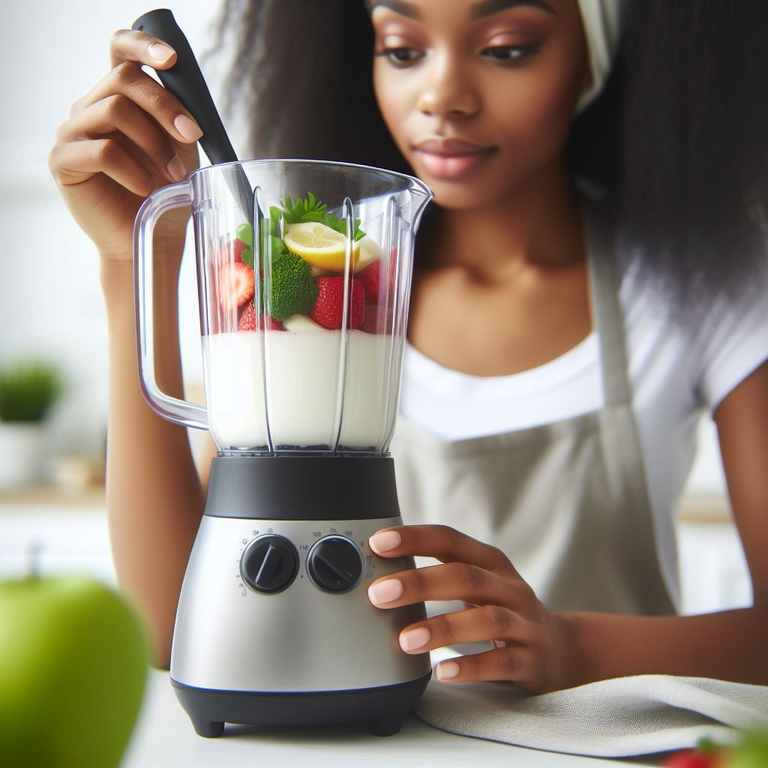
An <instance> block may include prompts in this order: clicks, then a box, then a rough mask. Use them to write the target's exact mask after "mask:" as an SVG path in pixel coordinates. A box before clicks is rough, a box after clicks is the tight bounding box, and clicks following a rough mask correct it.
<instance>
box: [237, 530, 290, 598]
mask: <svg viewBox="0 0 768 768" xmlns="http://www.w3.org/2000/svg"><path fill="white" fill-rule="evenodd" d="M298 571H299V553H298V552H297V551H296V547H294V546H293V544H292V543H291V542H290V541H289V540H288V539H286V538H285V536H277V535H273V534H267V535H264V536H259V537H258V538H256V539H254V540H253V541H251V542H250V543H249V544H248V546H247V547H246V548H245V552H243V555H242V557H241V558H240V574H241V575H242V577H243V579H244V580H245V582H246V583H247V584H248V585H249V586H251V587H253V589H255V590H257V591H258V592H268V593H269V592H280V591H281V590H283V589H285V588H286V587H288V586H290V585H291V583H292V582H293V580H294V579H295V578H296V574H297V573H298Z"/></svg>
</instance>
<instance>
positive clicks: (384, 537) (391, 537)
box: [368, 531, 402, 554]
mask: <svg viewBox="0 0 768 768" xmlns="http://www.w3.org/2000/svg"><path fill="white" fill-rule="evenodd" d="M368 543H369V544H370V545H371V549H372V550H373V551H374V552H376V553H377V554H380V553H381V552H388V551H389V550H390V549H395V547H399V546H400V544H401V543H402V538H401V537H400V534H399V533H398V532H397V531H385V532H384V533H377V534H375V535H374V536H371V538H370V539H368Z"/></svg>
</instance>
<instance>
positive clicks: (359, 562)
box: [307, 536, 363, 593]
mask: <svg viewBox="0 0 768 768" xmlns="http://www.w3.org/2000/svg"><path fill="white" fill-rule="evenodd" d="M307 572H308V573H309V576H310V578H311V579H312V581H313V582H314V583H315V585H316V586H318V587H319V588H320V589H322V590H323V591H325V592H337V593H338V592H347V591H349V590H350V589H352V587H354V586H355V585H356V584H357V583H358V581H360V577H361V576H362V574H363V557H362V555H361V554H360V550H359V549H358V548H357V547H356V546H355V545H354V543H353V542H351V541H350V540H349V539H345V538H344V537H343V536H326V537H325V538H322V539H320V541H317V542H315V544H314V545H313V546H312V549H310V550H309V553H308V554H307Z"/></svg>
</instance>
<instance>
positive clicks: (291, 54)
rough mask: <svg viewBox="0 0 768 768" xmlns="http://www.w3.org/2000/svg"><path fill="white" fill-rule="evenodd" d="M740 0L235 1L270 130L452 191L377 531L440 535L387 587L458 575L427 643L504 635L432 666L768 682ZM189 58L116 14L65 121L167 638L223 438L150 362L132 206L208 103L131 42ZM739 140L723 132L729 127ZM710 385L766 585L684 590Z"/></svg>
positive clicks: (756, 572)
mask: <svg viewBox="0 0 768 768" xmlns="http://www.w3.org/2000/svg"><path fill="white" fill-rule="evenodd" d="M733 5H734V4H733V3H730V4H729V3H728V2H725V1H721V2H718V3H707V4H706V5H704V4H700V3H696V2H693V1H690V2H685V0H678V1H677V2H675V3H674V4H670V3H664V2H661V1H660V0H659V1H658V2H642V3H641V2H636V3H618V2H611V0H604V2H600V1H599V0H580V1H579V2H576V0H546V2H544V0H527V1H526V2H508V1H506V0H504V1H502V0H484V1H481V2H475V1H473V0H457V2H451V3H446V2H444V0H408V1H407V2H404V1H403V0H398V1H395V0H376V1H374V2H372V3H371V4H370V5H369V6H368V7H363V5H362V4H359V5H358V4H355V3H347V2H345V3H330V2H328V3H322V4H320V3H313V4H308V3H287V2H279V3H277V2H252V3H251V4H250V5H249V6H248V7H247V9H246V11H245V13H244V14H243V16H242V17H239V16H238V14H237V12H236V10H235V6H234V5H228V6H227V9H226V11H225V14H224V17H223V25H222V29H221V34H222V38H221V39H222V41H223V43H224V47H232V46H234V47H235V49H236V51H238V54H237V57H236V61H237V66H236V67H235V68H234V70H233V77H234V82H236V83H238V84H240V86H241V90H239V91H238V90H237V89H235V90H234V91H233V93H234V98H235V100H236V101H238V100H239V103H240V104H241V106H244V107H245V108H246V112H247V114H248V116H249V119H250V120H252V122H253V125H254V136H255V139H256V140H255V141H254V144H253V150H254V151H253V154H254V155H256V156H268V155H279V156H308V157H325V158H331V159H340V160H351V161H362V162H366V163H368V164H380V165H385V166H390V167H396V168H397V167H399V168H408V167H410V168H411V169H412V170H413V171H414V172H415V173H416V174H417V175H419V176H420V177H421V178H422V179H423V180H424V181H426V182H427V183H428V184H429V185H430V186H431V187H432V188H433V190H434V192H435V203H436V205H435V206H434V212H433V215H432V216H431V219H430V221H429V222H427V225H426V226H425V228H424V230H423V231H422V233H421V234H420V235H419V240H418V255H417V258H416V261H417V264H416V269H415V273H414V282H413V295H412V304H411V315H410V322H409V328H408V339H409V342H410V347H409V349H408V350H407V357H406V365H405V374H404V387H403V398H402V406H401V418H400V420H399V424H398V431H397V434H396V437H395V440H394V442H393V445H392V451H393V455H394V457H395V460H396V463H397V464H396V466H397V475H398V487H399V492H400V497H401V504H402V508H403V517H404V519H405V520H406V521H408V522H410V523H419V524H418V525H409V526H403V527H400V528H397V529H388V530H386V531H382V532H379V533H378V534H376V535H375V536H374V537H372V538H371V541H370V544H371V547H372V548H374V549H375V550H376V551H377V552H379V553H380V554H381V555H382V556H383V557H387V556H402V555H417V556H425V557H433V558H437V559H438V560H440V561H442V562H443V563H444V564H443V565H438V566H435V567H433V568H423V569H418V570H416V571H409V572H404V573H401V574H397V578H394V579H393V578H389V579H386V580H380V581H378V582H376V583H374V584H373V585H372V587H371V589H370V591H369V597H370V599H371V601H372V602H373V603H374V604H375V605H377V606H378V607H380V608H381V609H382V610H386V609H387V608H391V607H395V606H399V605H403V604H406V603H410V602H414V601H424V600H426V601H435V600H441V601H442V600H452V601H461V602H463V603H464V606H463V608H464V609H462V610H457V611H454V612H452V613H450V614H445V615H442V616H435V617H431V618H428V619H427V620H426V621H425V622H421V623H419V624H418V625H413V626H410V627H406V628H405V630H404V631H403V633H401V636H400V641H401V645H402V647H403V650H404V652H408V653H423V652H424V651H425V650H430V649H434V648H437V647H440V646H443V645H447V644H456V643H466V642H476V641H485V642H486V643H488V642H489V641H490V642H492V643H493V646H494V647H493V648H492V649H490V650H487V651H486V652H484V653H480V654H476V655H471V656H465V657H463V658H461V659H459V660H457V661H451V662H445V663H443V664H442V665H440V666H439V667H438V670H437V674H438V677H439V678H440V679H444V680H449V679H450V680H453V681H456V682H465V681H469V680H512V681H514V682H516V683H517V684H518V685H520V686H521V687H523V688H525V689H527V690H529V691H533V692H543V691H550V690H555V689H559V688H565V687H570V686H573V685H578V684H582V683H586V682H590V681H593V680H599V679H604V678H609V677H617V676H622V675H632V674H643V673H669V674H679V675H699V676H709V677H720V678H723V679H729V680H738V681H742V682H752V683H763V684H766V683H768V655H767V654H766V651H765V649H764V647H763V646H764V643H763V642H762V641H761V637H763V636H764V633H765V630H766V627H768V605H767V604H766V597H765V596H766V591H768V567H766V566H765V565H764V563H765V562H766V558H765V557H764V554H765V552H764V550H765V547H766V542H768V519H766V516H765V515H764V514H763V505H764V502H763V499H764V498H765V497H766V494H767V493H768V481H767V480H766V479H765V473H764V471H762V469H761V468H764V467H765V466H766V462H767V461H768V430H766V429H765V426H766V424H768V366H766V364H765V360H766V358H768V342H766V339H768V334H767V333H765V331H766V329H768V310H767V309H766V306H765V298H764V296H765V294H764V290H765V286H766V278H765V270H766V268H765V232H764V229H762V228H761V226H762V223H763V222H764V221H765V218H764V216H765V211H766V198H765V194H766V185H765V182H766V178H768V176H767V175H766V172H765V162H764V161H763V160H762V156H763V155H764V154H765V153H764V151H762V147H761V146H760V143H759V140H758V139H757V138H756V137H757V136H764V135H766V134H765V126H766V119H765V116H766V110H765V107H764V105H763V104H761V103H760V102H756V101H753V97H754V96H755V95H757V94H759V90H758V88H757V87H756V86H755V87H754V88H752V87H751V86H752V84H753V83H752V78H753V77H754V76H753V74H752V67H753V66H754V69H755V71H757V72H760V71H764V68H761V67H759V66H758V65H757V63H753V58H754V57H755V56H757V55H758V54H757V53H756V51H757V50H758V49H759V48H761V47H762V46H753V45H750V38H751V37H755V36H756V35H757V34H758V32H757V31H755V30H760V29H764V28H765V25H764V23H762V24H761V22H764V21H765V19H764V16H765V9H764V7H761V6H760V4H759V3H756V2H750V0H743V2H740V3H738V4H736V5H738V12H737V11H735V10H734V9H733V7H732V6H733ZM740 14H741V16H740ZM619 22H621V23H622V24H624V25H625V27H626V30H627V31H626V36H625V39H624V44H623V47H622V49H621V52H620V54H619V58H618V60H617V62H616V65H615V68H614V70H613V75H612V77H611V79H610V81H609V82H608V83H607V85H605V87H604V88H603V86H604V84H605V80H606V77H607V75H608V72H609V70H610V64H611V59H612V53H614V52H615V45H616V40H615V37H616V35H615V32H616V30H617V28H618V24H619ZM371 26H372V28H373V32H371ZM735 32H737V33H738V35H737V36H734V34H733V33H735ZM233 37H234V40H233ZM238 37H239V39H240V45H239V46H238V43H237V39H238ZM736 43H738V45H736ZM371 50H373V51H374V59H373V61H374V63H373V73H372V74H373V82H374V89H373V93H372V92H371V90H370V88H369V86H368V85H367V80H368V77H369V76H370V74H371V70H370V65H368V66H367V67H366V66H365V65H364V63H363V57H364V58H365V60H366V61H368V62H370V58H369V57H370V52H371ZM744 51H749V55H748V56H747V55H746V54H745V53H744ZM726 54H727V55H726ZM173 62H174V53H173V51H171V50H170V49H168V48H167V46H163V44H162V43H161V42H160V41H157V40H154V39H152V38H149V37H148V36H146V35H142V34H137V33H132V32H128V31H122V32H119V33H117V34H116V35H115V36H114V37H113V40H112V63H113V65H114V69H113V70H112V72H111V73H110V74H109V75H108V76H107V77H106V78H105V80H103V81H102V82H101V83H100V84H98V85H97V86H96V87H95V88H94V90H93V91H92V92H91V93H90V94H88V95H87V96H86V97H85V98H84V99H82V100H81V101H79V102H77V103H76V105H75V107H74V108H73V114H72V117H71V118H70V120H69V121H68V122H67V123H65V124H64V125H63V126H62V128H61V130H60V133H59V136H58V138H57V144H56V146H55V147H54V149H53V151H52V153H51V169H52V172H53V174H54V176H55V177H56V179H57V181H58V182H59V185H60V188H61V191H62V194H63V195H64V198H65V200H66V201H67V204H68V205H69V207H70V209H71V210H72V212H73V215H75V217H76V218H77V219H78V221H79V222H80V224H81V226H83V228H84V229H85V230H86V231H87V232H88V233H89V234H90V236H91V237H92V239H93V240H94V241H95V243H96V244H97V247H98V249H99V252H100V254H101V265H102V283H103V286H104V292H105V297H106V301H107V312H108V318H109V324H110V374H111V376H110V379H111V383H110V387H111V392H110V403H111V405H110V448H109V457H108V467H109V470H108V471H109V479H108V506H109V515H110V530H111V535H112V542H113V551H114V555H115V562H116V567H117V571H118V574H119V576H120V580H121V583H122V584H123V586H124V588H125V589H126V591H128V592H129V593H130V594H132V595H134V596H135V598H136V600H137V602H138V604H139V606H140V607H141V610H142V612H143V613H144V615H145V616H146V617H147V619H148V621H149V624H150V627H151V630H152V632H153V638H154V641H155V661H156V663H157V664H158V665H161V666H165V665H166V664H167V662H168V658H169V653H170V639H171V633H172V628H173V617H174V612H175V606H176V601H177V598H178V591H179V588H180V584H181V579H182V576H183V572H184V567H185V564H186V559H187V556H188V554H189V551H190V549H191V545H192V541H193V539H194V535H195V532H196V529H197V525H198V523H199V519H200V515H201V512H202V508H203V499H204V493H205V486H206V484H207V470H206V469H205V465H206V464H207V463H208V462H207V461H204V462H202V465H203V468H202V469H201V473H200V479H199V480H198V475H197V473H196V470H195V467H194V464H193V461H192V458H191V454H190V451H189V447H188V444H187V441H186V436H185V435H184V433H183V431H182V430H180V429H178V428H176V427H174V426H171V425H169V424H166V423H164V422H161V421H160V420H159V419H157V418H156V417H155V416H154V415H152V414H151V412H150V411H149V409H148V408H147V406H146V405H145V404H144V402H143V400H142V398H141V395H140V393H139V390H138V387H137V386H136V380H137V376H136V371H135V362H134V361H135V351H134V348H133V344H134V338H133V314H132V291H131V250H130V244H131V239H130V231H131V225H132V221H133V214H134V213H135V211H136V208H137V206H138V204H139V203H140V202H141V199H142V198H143V197H144V196H146V195H147V194H148V193H149V192H150V191H151V190H152V189H153V188H154V187H155V186H156V185H157V184H164V183H168V182H169V181H171V180H176V179H178V178H181V177H183V175H184V173H185V172H186V171H189V170H190V169H191V168H192V167H194V164H195V156H194V151H193V147H194V141H195V140H196V139H197V138H199V135H200V131H199V129H198V128H197V127H196V126H195V125H194V123H193V122H191V117H190V116H189V115H188V114H187V113H186V111H185V110H184V109H183V107H181V105H180V104H179V103H178V102H177V101H176V100H175V99H173V97H171V96H170V94H168V93H166V92H164V91H163V90H162V89H161V88H160V87H159V86H158V85H157V84H156V83H154V82H153V81H152V80H150V79H149V78H148V77H147V76H146V75H144V74H143V73H142V72H141V71H140V69H139V65H140V64H148V65H150V66H153V67H155V68H163V67H168V66H171V65H172V64H173ZM691 62H695V67H692V66H691ZM251 67H253V70H252V69H251ZM257 73H258V76H257ZM251 89H253V92H254V93H255V103H252V102H251V101H248V100H247V99H246V96H245V95H246V94H248V93H250V92H251ZM373 94H375V97H376V100H377V102H378V105H379V108H380V110H381V115H382V116H383V118H384V121H383V122H384V124H386V127H387V128H388V130H389V132H390V134H391V136H392V140H393V141H390V140H389V139H387V138H386V137H385V136H384V135H383V125H382V121H381V120H380V118H379V117H378V115H377V113H376V112H375V110H374V109H373V104H372V99H373ZM598 94H600V95H598ZM638 105H641V109H638ZM724 141H725V142H729V143H728V144H726V146H727V148H728V156H727V157H724V153H723V152H719V153H717V152H714V151H713V150H714V149H715V148H718V149H721V148H722V145H721V142H724ZM393 144H394V146H393ZM398 155H399V156H398ZM403 161H405V162H403ZM575 180H579V182H580V187H581V189H587V190H589V192H590V194H589V195H584V194H583V193H581V192H579V191H578V190H577V187H576V185H575V184H574V181H575ZM587 198H589V199H590V200H589V201H588V200H587ZM594 198H597V202H596V201H595V200H594ZM183 225H184V219H183V217H182V216H181V215H178V214H177V215H176V217H175V218H173V217H168V218H167V219H166V220H164V222H163V228H162V229H160V228H158V230H156V233H157V234H156V238H157V241H156V254H158V255H159V256H161V257H163V258H162V264H161V267H160V269H159V275H158V281H159V286H158V287H159V288H160V289H161V290H162V288H163V287H165V290H166V292H167V296H166V297H165V303H164V306H165V307H167V309H168V314H167V317H166V318H165V327H164V328H163V329H162V331H163V336H164V338H165V339H167V340H168V341H167V342H166V347H165V348H162V349H161V354H160V355H158V377H159V378H158V381H159V384H160V385H161V387H162V388H163V389H164V390H165V391H167V392H174V391H176V392H180V391H181V383H180V372H179V371H180V367H179V361H178V350H177V348H176V344H175V339H176V332H177V328H176V321H175V316H176V313H175V304H174V299H173V287H174V286H175V280H176V275H177V272H178V265H179V260H180V256H181V248H182V239H183ZM704 408H709V409H710V410H711V411H712V412H713V416H714V419H715V422H716V424H717V427H718V432H719V436H720V444H721V449H722V455H723V462H724V466H725V470H726V476H727V479H728V486H729V493H730V495H731V499H732V502H733V508H734V515H735V518H736V522H737V525H738V528H739V531H740V534H741V536H742V542H743V544H744V549H745V553H746V556H747V561H748V564H749V567H750V572H751V576H752V582H753V591H754V602H753V605H752V606H751V607H750V608H746V609H742V610H736V611H726V612H721V613H717V614H711V615H706V616H691V617H678V616H674V615H673V614H674V610H675V607H676V604H677V603H678V600H679V596H678V594H677V581H676V578H677V577H676V563H675V556H674V544H675V542H674V533H673V520H672V511H673V509H674V504H675V502H676V500H677V497H678V496H679V493H680V491H681V489H682V486H683V483H684V480H685V476H686V474H687V471H688V469H689V468H690V463H691V460H692V454H693V433H694V427H695V423H696V418H697V416H698V414H699V413H700V412H701V410H702V409H704ZM138 477H141V478H142V482H141V484H138V483H136V478H138Z"/></svg>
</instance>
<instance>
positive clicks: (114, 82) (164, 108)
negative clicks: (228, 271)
mask: <svg viewBox="0 0 768 768" xmlns="http://www.w3.org/2000/svg"><path fill="white" fill-rule="evenodd" d="M110 55H111V63H112V70H111V71H110V72H109V74H108V75H107V76H106V77H105V78H104V79H103V80H101V81H100V82H99V83H98V84H97V85H96V86H95V87H94V88H93V89H92V90H91V91H90V93H88V94H87V95H86V96H84V97H83V98H82V99H79V100H78V101H76V102H75V103H74V104H73V105H72V107H71V109H70V115H69V120H67V121H66V122H65V123H63V124H62V125H61V126H60V127H59V129H58V131H57V134H56V142H55V144H54V146H53V148H52V149H51V152H50V154H49V157H48V166H49V168H50V170H51V173H52V174H53V177H54V179H55V180H56V183H57V184H58V186H59V190H60V191H61V195H62V197H63V198H64V201H65V202H66V204H67V207H68V208H69V210H70V212H71V213H72V215H73V216H74V218H75V220H76V221H77V223H78V224H79V225H80V227H81V228H82V229H83V231H84V232H85V233H86V234H87V235H88V237H90V238H91V240H93V242H94V243H95V244H96V247H97V248H98V250H99V253H100V254H101V256H102V258H103V259H106V260H113V261H114V260H130V259H131V253H132V243H133V222H134V219H135V217H136V212H137V211H138V209H139V206H140V205H141V204H142V202H143V201H144V199H145V198H146V197H147V196H148V195H149V194H150V193H151V192H152V191H153V190H154V189H156V188H157V187H159V186H164V185H166V184H170V183H173V182H176V181H181V180H182V179H184V178H185V177H186V176H187V173H188V172H189V171H191V170H193V169H194V168H196V167H197V166H198V155H197V144H196V142H197V140H198V139H199V138H200V136H202V131H201V130H200V128H199V126H198V125H197V123H196V122H195V121H194V120H193V119H192V116H191V115H190V114H189V112H188V111H187V110H186V109H185V108H184V107H183V106H182V105H181V103H180V102H179V100H178V99H177V98H176V97H175V96H173V95H172V94H171V93H170V92H169V91H167V90H166V89H165V88H163V86H162V85H160V84H159V83H158V82H157V81H155V80H153V79H152V78H151V77H150V76H149V75H147V74H146V73H145V72H143V71H142V69H141V66H142V65H149V66H151V67H153V68H154V69H168V68H170V67H172V66H173V65H174V64H175V63H176V52H175V51H173V49H172V48H170V47H169V46H168V45H166V44H165V43H164V42H162V41H161V40H158V39H157V38H156V37H152V36H151V35H148V34H146V33H144V32H136V31H133V30H128V29H122V30H119V31H118V32H115V34H114V35H113V36H112V40H111V43H110ZM188 219H189V211H188V210H185V209H179V210H173V211H170V212H168V213H167V214H165V215H164V216H163V217H162V218H161V219H160V221H159V222H158V223H157V226H156V227H155V242H156V243H157V244H158V246H157V247H161V245H160V244H162V242H163V241H165V242H166V244H167V245H168V246H169V248H172V249H173V250H178V252H179V253H180V250H181V248H180V244H181V243H182V242H183V238H184V232H185V228H186V223H187V220H188Z"/></svg>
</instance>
